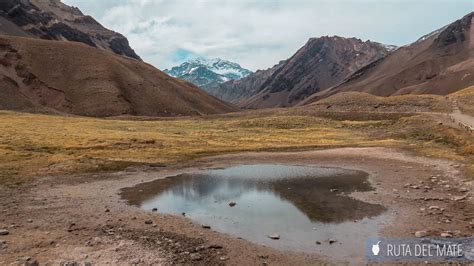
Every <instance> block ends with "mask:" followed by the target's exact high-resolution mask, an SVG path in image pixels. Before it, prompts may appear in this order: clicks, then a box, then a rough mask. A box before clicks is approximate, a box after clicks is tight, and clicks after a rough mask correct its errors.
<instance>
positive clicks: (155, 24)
mask: <svg viewBox="0 0 474 266" xmlns="http://www.w3.org/2000/svg"><path fill="white" fill-rule="evenodd" d="M63 2H64V3H66V4H68V5H73V6H77V7H79V8H80V9H81V10H82V11H83V13H85V14H88V15H92V16H93V17H94V18H96V19H97V20H98V21H99V22H100V23H102V24H103V25H104V26H105V27H107V28H109V29H112V30H115V31H117V32H120V33H122V34H123V35H125V36H126V37H127V38H128V39H129V41H130V45H131V46H132V48H134V49H135V51H136V52H137V53H138V54H139V55H140V56H141V57H142V58H143V59H144V60H145V61H147V62H149V63H151V64H153V65H155V66H156V67H158V68H160V69H165V68H169V67H172V66H174V65H177V64H180V63H182V62H183V61H185V60H186V59H189V58H193V57H197V56H203V57H219V58H223V59H227V60H231V61H234V62H237V63H239V64H241V65H242V66H243V67H246V68H249V69H251V70H256V69H264V68H268V67H271V66H273V65H274V64H276V63H278V61H279V60H282V59H286V58H288V57H290V56H291V55H292V54H293V53H295V52H296V50H297V49H298V48H300V47H301V46H302V45H304V44H305V43H306V41H307V40H308V38H310V37H319V36H324V35H339V36H344V37H358V38H360V39H362V40H368V39H369V40H374V41H378V42H382V43H386V44H394V45H398V46H401V45H405V44H408V43H411V42H413V41H415V40H417V39H418V38H419V37H421V36H422V35H424V34H427V33H430V32H432V31H434V30H436V29H438V28H440V27H442V26H444V25H446V24H449V23H451V22H452V21H455V20H457V19H459V18H461V17H462V16H464V15H466V14H467V13H469V12H472V11H473V10H474V0H444V1H441V0H424V1H423V0H412V1H408V0H398V1H395V0H353V1H348V0H346V1H337V0H332V1H331V0H327V1H317V0H253V1H249V0H63Z"/></svg>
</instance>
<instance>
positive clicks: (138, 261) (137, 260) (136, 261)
mask: <svg viewBox="0 0 474 266" xmlns="http://www.w3.org/2000/svg"><path fill="white" fill-rule="evenodd" d="M140 262H142V260H141V259H139V258H136V259H133V260H131V261H130V263H131V264H140Z"/></svg>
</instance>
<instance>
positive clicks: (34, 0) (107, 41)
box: [0, 0, 140, 59]
mask: <svg viewBox="0 0 474 266" xmlns="http://www.w3.org/2000/svg"><path fill="white" fill-rule="evenodd" d="M0 34H4V35H10V36H19V37H31V38H40V39H46V40H68V41H74V42H81V43H84V44H87V45H89V46H92V47H97V48H99V49H104V50H109V51H112V52H114V53H116V54H119V55H124V56H128V57H131V58H135V59H140V57H139V56H138V55H137V54H136V53H135V52H134V51H133V49H132V48H131V47H130V46H129V44H128V40H127V39H126V38H125V37H124V36H123V35H121V34H119V33H116V32H113V31H111V30H108V29H106V28H104V27H103V26H102V25H100V24H99V23H98V22H97V21H96V20H95V19H94V18H92V17H91V16H86V15H84V14H82V12H81V11H80V10H79V9H78V8H75V7H70V6H67V5H65V4H63V3H61V1H60V0H21V1H20V0H2V1H0Z"/></svg>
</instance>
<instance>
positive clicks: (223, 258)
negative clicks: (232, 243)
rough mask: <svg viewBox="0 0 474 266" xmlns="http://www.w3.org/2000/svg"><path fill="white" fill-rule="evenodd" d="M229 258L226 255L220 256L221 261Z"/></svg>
mask: <svg viewBox="0 0 474 266" xmlns="http://www.w3.org/2000/svg"><path fill="white" fill-rule="evenodd" d="M228 259H229V257H226V256H222V257H220V258H219V260H220V261H226V260H228Z"/></svg>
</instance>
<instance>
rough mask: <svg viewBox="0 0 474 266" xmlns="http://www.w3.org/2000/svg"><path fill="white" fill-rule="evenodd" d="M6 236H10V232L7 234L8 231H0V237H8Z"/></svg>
mask: <svg viewBox="0 0 474 266" xmlns="http://www.w3.org/2000/svg"><path fill="white" fill-rule="evenodd" d="M8 234H10V232H8V230H6V229H0V236H6V235H8Z"/></svg>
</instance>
